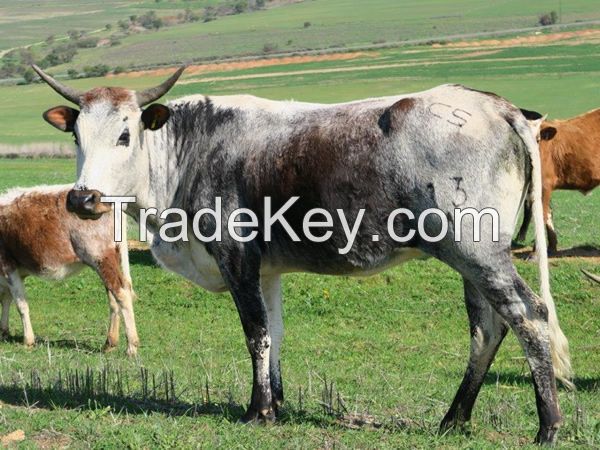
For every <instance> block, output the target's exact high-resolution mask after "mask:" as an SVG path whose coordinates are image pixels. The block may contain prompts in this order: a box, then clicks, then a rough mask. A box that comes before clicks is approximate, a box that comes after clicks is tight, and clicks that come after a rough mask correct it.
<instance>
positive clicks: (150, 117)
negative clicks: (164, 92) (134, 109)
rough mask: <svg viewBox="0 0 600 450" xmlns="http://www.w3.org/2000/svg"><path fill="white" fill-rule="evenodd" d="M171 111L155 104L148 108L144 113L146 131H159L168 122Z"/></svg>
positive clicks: (143, 120)
mask: <svg viewBox="0 0 600 450" xmlns="http://www.w3.org/2000/svg"><path fill="white" fill-rule="evenodd" d="M170 115H171V111H170V110H169V108H167V107H166V106H165V105H161V104H159V103H155V104H153V105H150V106H148V107H147V108H146V109H145V110H144V112H142V122H143V123H144V129H146V130H152V131H154V130H158V129H159V128H161V127H162V126H163V125H164V124H165V123H167V120H169V116H170Z"/></svg>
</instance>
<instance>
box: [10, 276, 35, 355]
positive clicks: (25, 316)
mask: <svg viewBox="0 0 600 450" xmlns="http://www.w3.org/2000/svg"><path fill="white" fill-rule="evenodd" d="M8 289H9V290H10V294H11V296H12V298H13V300H14V302H15V304H16V305H17V310H18V311H19V314H20V315H21V322H22V323H23V344H24V345H25V346H26V347H32V346H33V344H35V336H34V334H33V328H32V326H31V319H30V318H29V304H28V303H27V298H26V296H25V285H24V284H23V280H22V279H21V277H20V276H19V274H18V273H17V272H16V271H15V272H12V273H11V274H9V275H8Z"/></svg>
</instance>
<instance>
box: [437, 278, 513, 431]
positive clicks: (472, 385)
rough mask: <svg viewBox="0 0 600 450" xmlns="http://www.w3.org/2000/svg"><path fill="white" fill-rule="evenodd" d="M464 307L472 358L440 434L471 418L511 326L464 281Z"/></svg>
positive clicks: (459, 425) (443, 421)
mask: <svg viewBox="0 0 600 450" xmlns="http://www.w3.org/2000/svg"><path fill="white" fill-rule="evenodd" d="M463 283H464V291H465V304H466V307H467V314H468V316H469V325H470V330H471V355H470V357H469V362H468V365H467V370H466V372H465V375H464V378H463V381H462V383H461V385H460V388H459V389H458V392H457V393H456V396H455V397H454V401H453V402H452V406H450V409H449V411H448V413H447V414H446V416H445V417H444V419H443V420H442V423H441V425H440V432H442V433H444V432H446V431H448V430H450V429H453V428H457V427H462V426H463V425H464V424H465V423H466V422H468V421H469V420H470V419H471V411H472V410H473V405H474V404H475V400H476V399H477V394H478V393H479V390H480V389H481V385H482V383H483V380H484V378H485V375H486V373H487V372H488V370H489V368H490V365H491V364H492V361H493V360H494V357H495V355H496V352H497V350H498V347H500V344H501V343H502V340H503V339H504V336H506V332H507V331H508V325H506V322H505V321H504V320H503V319H502V318H501V317H500V316H499V315H498V314H497V313H496V312H495V311H494V310H493V309H492V306H491V305H490V304H489V303H488V302H487V301H486V300H485V299H484V298H483V297H482V296H481V294H480V293H479V291H477V289H476V288H475V287H474V286H473V285H472V284H471V282H469V281H468V280H467V279H464V278H463Z"/></svg>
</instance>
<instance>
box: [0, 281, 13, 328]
mask: <svg viewBox="0 0 600 450" xmlns="http://www.w3.org/2000/svg"><path fill="white" fill-rule="evenodd" d="M0 300H2V319H0V339H6V338H7V337H8V336H9V335H10V334H9V331H8V315H9V313H10V304H11V303H12V299H11V298H10V294H9V293H8V292H7V291H3V290H2V291H0Z"/></svg>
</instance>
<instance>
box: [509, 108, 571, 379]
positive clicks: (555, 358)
mask: <svg viewBox="0 0 600 450" xmlns="http://www.w3.org/2000/svg"><path fill="white" fill-rule="evenodd" d="M543 120H544V119H543V118H542V119H539V120H535V121H527V120H525V118H523V119H522V120H515V122H514V124H513V126H514V128H515V131H516V132H517V133H518V134H519V136H520V137H521V139H522V140H523V142H524V143H525V145H526V146H527V150H528V151H529V156H530V158H531V167H532V170H531V186H530V193H529V194H530V199H531V203H532V215H533V223H534V225H535V249H536V253H537V260H538V268H539V272H540V291H541V296H542V300H543V301H544V303H545V304H546V307H547V309H548V332H549V334H550V351H551V353H552V362H553V365H554V374H555V376H556V378H558V379H559V380H561V381H562V382H563V383H564V384H565V386H567V387H568V388H570V389H574V388H575V386H574V385H573V383H572V382H571V378H572V376H573V375H572V370H571V358H570V356H569V342H568V341H567V338H566V336H565V335H564V333H563V332H562V330H561V328H560V325H559V323H558V316H557V315H556V306H555V305H554V300H553V298H552V294H551V293H550V276H549V272H548V249H547V247H546V231H545V227H544V212H543V208H542V163H541V158H540V150H539V146H538V143H537V139H536V136H537V134H538V132H539V128H540V126H541V124H542V122H543Z"/></svg>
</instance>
